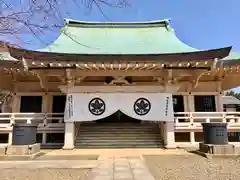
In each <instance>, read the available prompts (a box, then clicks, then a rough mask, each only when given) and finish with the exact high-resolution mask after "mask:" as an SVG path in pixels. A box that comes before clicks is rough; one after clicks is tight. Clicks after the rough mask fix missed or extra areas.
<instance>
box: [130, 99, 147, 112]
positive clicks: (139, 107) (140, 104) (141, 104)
mask: <svg viewBox="0 0 240 180" xmlns="http://www.w3.org/2000/svg"><path fill="white" fill-rule="evenodd" d="M133 109H134V111H135V113H136V114H137V115H139V116H144V115H146V114H147V113H148V112H149V111H150V109H151V103H150V102H149V100H147V99H146V98H139V99H137V100H136V101H135V103H134V106H133Z"/></svg>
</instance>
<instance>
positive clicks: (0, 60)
mask: <svg viewBox="0 0 240 180" xmlns="http://www.w3.org/2000/svg"><path fill="white" fill-rule="evenodd" d="M20 66H21V62H20V61H19V60H18V59H15V58H14V57H12V56H11V55H10V53H9V52H0V67H12V68H17V67H20Z"/></svg>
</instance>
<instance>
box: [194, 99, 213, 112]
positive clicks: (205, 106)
mask: <svg viewBox="0 0 240 180" xmlns="http://www.w3.org/2000/svg"><path fill="white" fill-rule="evenodd" d="M194 105H195V111H196V112H214V111H216V104H215V96H194Z"/></svg>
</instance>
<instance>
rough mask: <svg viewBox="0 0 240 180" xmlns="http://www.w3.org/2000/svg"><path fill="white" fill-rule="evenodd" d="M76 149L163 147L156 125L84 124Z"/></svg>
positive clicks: (78, 136) (80, 130) (77, 138)
mask: <svg viewBox="0 0 240 180" xmlns="http://www.w3.org/2000/svg"><path fill="white" fill-rule="evenodd" d="M75 147H76V148H158V147H163V140H162V138H161V136H160V130H159V127H158V125H157V124H155V123H143V124H141V123H89V124H88V123H83V124H81V125H80V128H79V130H78V132H77V137H76V140H75Z"/></svg>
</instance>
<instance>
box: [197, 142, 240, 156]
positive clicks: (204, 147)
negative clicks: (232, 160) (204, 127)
mask: <svg viewBox="0 0 240 180" xmlns="http://www.w3.org/2000/svg"><path fill="white" fill-rule="evenodd" d="M199 151H200V152H202V153H207V154H212V155H238V154H240V146H235V145H232V144H226V145H214V144H204V143H199Z"/></svg>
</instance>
